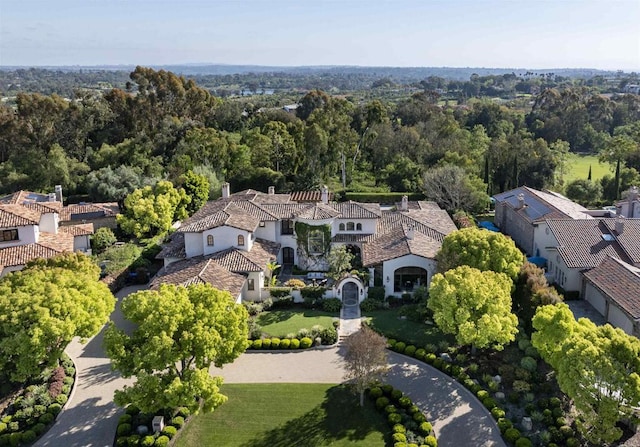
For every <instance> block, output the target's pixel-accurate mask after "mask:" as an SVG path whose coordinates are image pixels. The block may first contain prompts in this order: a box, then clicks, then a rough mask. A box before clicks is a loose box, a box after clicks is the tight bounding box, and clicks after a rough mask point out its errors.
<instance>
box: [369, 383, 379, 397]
mask: <svg viewBox="0 0 640 447" xmlns="http://www.w3.org/2000/svg"><path fill="white" fill-rule="evenodd" d="M369 396H371V397H372V398H373V399H377V398H378V397H382V389H380V387H379V386H374V387H373V388H371V389H370V390H369Z"/></svg>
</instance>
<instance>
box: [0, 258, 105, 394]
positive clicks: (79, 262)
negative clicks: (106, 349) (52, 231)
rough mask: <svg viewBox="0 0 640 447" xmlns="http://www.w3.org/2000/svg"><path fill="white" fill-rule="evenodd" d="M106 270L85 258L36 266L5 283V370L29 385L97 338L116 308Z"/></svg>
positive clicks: (1, 323)
mask: <svg viewBox="0 0 640 447" xmlns="http://www.w3.org/2000/svg"><path fill="white" fill-rule="evenodd" d="M99 271H100V269H99V268H98V267H97V266H96V265H95V264H94V263H93V262H92V261H91V259H90V258H89V257H87V256H84V255H82V254H68V255H62V256H60V257H57V258H53V259H49V260H46V261H45V260H42V261H35V262H32V263H30V264H29V265H28V266H27V268H25V269H24V270H22V271H20V272H15V273H12V274H11V275H7V276H5V277H3V278H2V279H0V371H2V374H3V375H5V376H6V377H8V378H9V379H10V380H11V381H14V382H23V381H25V380H28V379H30V378H32V377H35V376H37V375H39V374H41V372H42V368H43V367H46V366H51V365H53V364H55V362H56V361H57V360H58V359H59V357H60V355H61V354H62V351H63V350H64V349H65V348H66V346H67V345H68V344H69V342H70V341H71V340H72V339H73V338H74V337H81V338H88V337H91V336H93V335H95V334H96V333H97V332H98V331H99V330H100V328H101V327H102V325H103V324H104V323H105V322H106V321H107V319H108V318H109V315H110V314H111V312H112V311H113V309H114V307H115V299H114V297H113V295H112V294H111V292H110V291H109V289H108V287H107V286H106V285H105V284H104V283H102V282H100V281H98V276H99Z"/></svg>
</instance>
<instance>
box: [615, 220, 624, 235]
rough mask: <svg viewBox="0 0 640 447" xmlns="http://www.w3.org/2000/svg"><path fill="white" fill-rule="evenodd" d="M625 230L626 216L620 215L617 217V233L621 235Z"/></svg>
mask: <svg viewBox="0 0 640 447" xmlns="http://www.w3.org/2000/svg"><path fill="white" fill-rule="evenodd" d="M623 231H624V217H622V216H618V217H617V218H616V234H617V235H618V236H620V235H621V234H622V232H623Z"/></svg>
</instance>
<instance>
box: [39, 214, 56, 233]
mask: <svg viewBox="0 0 640 447" xmlns="http://www.w3.org/2000/svg"><path fill="white" fill-rule="evenodd" d="M58 222H59V219H58V213H43V214H41V215H40V231H44V232H47V233H53V234H58Z"/></svg>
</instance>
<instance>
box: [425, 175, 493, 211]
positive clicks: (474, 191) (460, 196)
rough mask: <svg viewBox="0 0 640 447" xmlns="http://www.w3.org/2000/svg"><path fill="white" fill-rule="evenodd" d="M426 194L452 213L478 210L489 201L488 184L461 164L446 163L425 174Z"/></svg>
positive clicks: (483, 207)
mask: <svg viewBox="0 0 640 447" xmlns="http://www.w3.org/2000/svg"><path fill="white" fill-rule="evenodd" d="M423 190H424V195H425V196H426V197H427V199H430V200H433V201H434V202H436V203H437V204H438V205H440V206H441V207H442V208H444V209H446V210H447V211H449V212H450V213H453V212H455V211H467V212H477V211H481V210H483V209H485V208H486V207H487V205H488V203H489V196H488V195H487V192H486V191H487V185H485V184H484V183H483V182H482V179H480V178H479V177H476V176H475V175H473V174H467V173H466V172H465V170H464V169H462V168H461V167H459V166H452V165H445V166H440V167H437V168H432V169H430V170H428V171H427V172H426V173H425V174H424V186H423Z"/></svg>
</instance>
